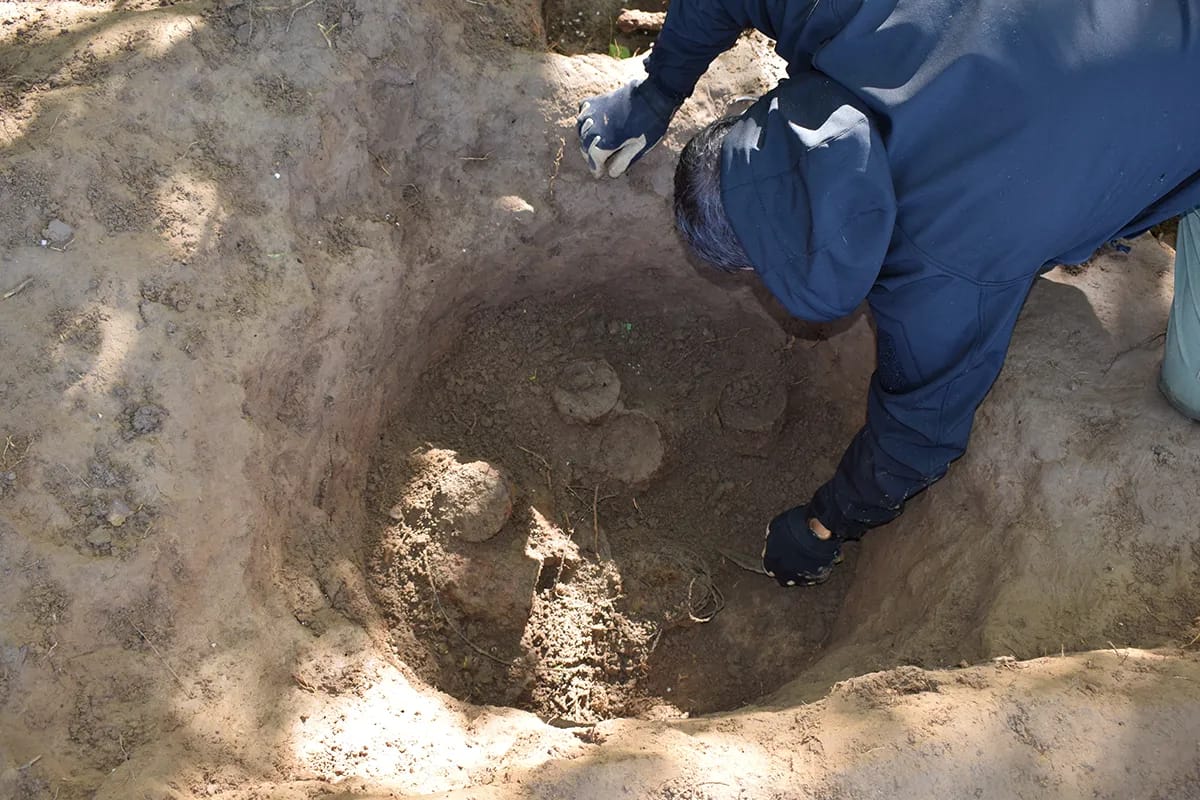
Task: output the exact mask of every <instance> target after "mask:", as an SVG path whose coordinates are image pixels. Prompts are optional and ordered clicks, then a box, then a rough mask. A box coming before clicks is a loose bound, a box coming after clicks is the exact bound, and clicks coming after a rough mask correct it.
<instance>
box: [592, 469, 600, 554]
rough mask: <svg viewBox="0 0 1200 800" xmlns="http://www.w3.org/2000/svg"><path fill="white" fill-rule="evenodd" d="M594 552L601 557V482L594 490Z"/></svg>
mask: <svg viewBox="0 0 1200 800" xmlns="http://www.w3.org/2000/svg"><path fill="white" fill-rule="evenodd" d="M592 552H593V553H595V554H596V558H597V559H599V558H600V484H598V483H597V484H596V490H595V491H594V492H592Z"/></svg>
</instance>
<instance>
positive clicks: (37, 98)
mask: <svg viewBox="0 0 1200 800" xmlns="http://www.w3.org/2000/svg"><path fill="white" fill-rule="evenodd" d="M654 6H657V4H656V3H649V2H648V3H646V4H644V7H645V8H647V9H649V10H655V8H654ZM597 10H599V11H600V12H601V14H600V16H599V17H596V15H595V11H597ZM585 11H590V12H592V18H593V22H592V23H591V24H589V25H587V26H583V25H582V22H583V20H582V19H579V18H577V15H579V14H580V13H582V12H585ZM613 11H614V9H612V8H610V7H609V6H608V5H605V4H600V3H596V4H584V5H580V4H578V3H574V4H567V3H560V4H557V5H556V4H553V3H549V2H547V3H546V4H545V5H544V7H543V6H541V5H539V4H537V3H533V2H525V1H524V0H495V2H491V1H489V2H486V3H485V2H479V3H476V2H473V1H471V2H465V3H451V4H446V3H403V4H397V3H394V2H386V1H385V0H313V2H305V0H296V2H279V3H270V2H259V1H258V0H222V1H220V2H209V1H208V0H198V1H197V2H175V3H172V2H162V1H161V0H154V1H153V2H151V1H150V0H145V1H143V2H124V1H123V2H112V3H105V2H60V3H4V4H0V151H2V153H3V157H2V158H0V298H3V299H0V343H2V347H3V351H4V357H3V359H0V609H3V613H2V614H0V797H5V798H7V797H10V796H11V797H18V798H38V800H42V799H43V798H45V799H46V800H50V799H53V800H77V799H78V798H101V799H105V798H121V800H125V798H141V797H152V798H173V799H176V798H200V797H210V798H224V800H249V799H250V798H261V797H272V798H320V797H326V798H332V797H343V798H345V797H364V798H365V797H430V796H441V797H448V798H449V797H456V798H464V797H472V798H518V797H520V798H560V797H578V798H605V800H607V799H608V798H612V797H624V796H629V797H653V798H685V797H687V798H746V797H754V798H789V799H790V798H813V797H825V798H834V797H873V796H881V795H887V796H933V797H972V796H974V797H984V798H987V797H997V798H1001V797H1002V798H1009V797H1013V796H1019V797H1064V796H1101V797H1104V796H1111V797H1129V796H1151V797H1152V796H1162V797H1172V798H1182V797H1189V796H1200V773H1198V767H1197V764H1198V763H1200V759H1198V758H1197V754H1196V750H1195V742H1196V741H1197V740H1198V739H1200V713H1198V712H1200V690H1198V689H1197V686H1200V662H1198V661H1197V659H1196V656H1195V654H1194V651H1195V649H1196V641H1197V640H1196V635H1197V633H1198V632H1200V629H1198V628H1197V627H1196V624H1195V619H1196V615H1197V613H1200V597H1198V595H1197V589H1196V587H1197V586H1198V585H1200V547H1198V546H1197V544H1196V542H1197V532H1196V525H1195V520H1196V519H1197V518H1200V500H1198V498H1197V497H1196V496H1195V493H1194V492H1191V491H1189V490H1188V487H1191V486H1194V485H1196V483H1197V481H1200V443H1198V441H1197V438H1196V433H1195V431H1196V429H1195V427H1194V426H1192V425H1190V424H1189V423H1187V422H1186V421H1184V420H1182V419H1180V418H1178V417H1177V416H1176V415H1174V414H1173V413H1172V412H1171V411H1170V410H1169V408H1168V407H1167V406H1166V404H1165V403H1164V402H1163V401H1162V400H1161V398H1159V397H1158V396H1157V394H1156V392H1155V390H1154V388H1153V387H1154V376H1155V369H1156V366H1157V360H1158V358H1159V350H1160V344H1159V339H1158V337H1159V336H1160V335H1161V333H1162V330H1163V325H1164V320H1165V314H1166V307H1167V302H1168V301H1169V298H1170V291H1171V287H1170V266H1171V254H1170V252H1169V251H1168V250H1167V249H1166V248H1165V247H1163V246H1160V245H1159V244H1158V243H1157V242H1156V241H1154V240H1153V239H1150V238H1144V239H1142V240H1139V241H1138V242H1135V243H1134V246H1133V250H1132V252H1130V253H1128V254H1123V253H1120V252H1111V253H1106V254H1105V255H1103V256H1102V257H1101V258H1100V259H1098V260H1097V261H1096V262H1095V263H1093V264H1092V265H1091V266H1090V267H1089V268H1087V269H1086V270H1083V271H1080V272H1077V274H1073V275H1055V276H1052V280H1046V281H1042V282H1041V283H1040V284H1039V286H1038V287H1037V288H1036V289H1035V290H1034V292H1033V295H1032V297H1031V300H1030V303H1029V306H1028V307H1027V309H1026V312H1025V315H1024V318H1023V320H1022V322H1021V325H1020V327H1019V328H1018V331H1017V336H1016V340H1015V343H1014V348H1013V352H1012V357H1011V358H1010V361H1009V364H1008V368H1007V369H1006V370H1005V373H1004V375H1003V376H1002V377H1001V379H1000V381H999V382H998V384H997V386H996V389H995V391H994V392H993V394H992V396H991V397H990V398H989V400H988V402H987V404H985V406H984V408H983V409H982V411H981V414H980V418H979V424H978V427H977V430H976V432H975V435H974V439H973V443H972V448H971V452H970V454H969V455H968V456H967V457H966V458H964V459H963V460H962V462H961V463H960V464H958V465H957V466H956V468H955V470H954V471H953V472H952V474H951V475H950V477H949V478H948V479H947V480H946V481H944V482H943V483H941V484H939V485H938V486H937V487H936V488H935V489H934V490H933V491H931V492H929V493H927V494H926V495H924V496H922V497H921V498H919V499H917V500H916V501H915V502H914V503H912V504H911V507H910V510H909V511H908V512H907V513H906V515H905V516H904V518H903V519H902V520H901V521H900V522H898V523H897V524H895V525H893V526H889V528H888V529H886V530H883V531H879V532H876V533H874V534H872V535H871V536H869V537H868V538H867V539H865V540H864V542H863V543H862V544H861V545H860V546H858V547H855V548H853V549H852V550H851V552H850V553H849V555H850V558H849V559H848V561H847V563H846V564H845V565H843V567H841V568H840V571H839V572H838V573H837V574H836V575H835V578H834V579H833V580H831V582H830V583H829V584H826V585H825V586H822V587H820V588H819V589H817V590H815V591H804V592H785V591H782V590H780V589H778V588H777V587H775V586H774V585H773V583H772V582H770V581H768V580H766V579H764V578H761V577H759V576H756V575H753V574H751V573H749V572H746V571H744V570H741V569H740V568H738V567H736V566H734V565H733V564H732V563H731V562H729V561H728V560H727V559H726V558H725V557H724V556H723V555H722V550H723V549H724V550H728V551H731V552H734V553H753V552H754V551H755V550H756V549H757V548H758V547H759V546H760V543H761V535H762V530H763V527H764V526H765V523H766V521H767V520H768V519H770V517H771V516H772V515H773V514H775V513H777V512H778V511H780V510H782V509H784V508H787V507H789V506H791V505H794V504H795V503H798V502H802V501H803V500H804V499H806V498H807V497H808V496H809V494H810V493H811V492H812V490H813V489H814V488H816V486H817V485H818V484H819V483H820V482H821V481H822V480H824V479H825V478H826V477H827V476H828V475H829V473H830V472H831V471H832V469H833V468H834V466H835V464H836V461H837V459H838V458H839V457H840V454H841V451H842V448H843V446H844V445H845V443H846V441H848V439H849V437H850V436H851V434H852V433H853V431H854V430H855V429H856V428H857V427H858V425H859V424H860V423H861V420H862V416H863V413H864V412H863V397H864V390H865V386H866V381H867V378H868V375H869V373H870V371H871V368H872V363H873V359H872V347H873V341H872V335H871V331H870V325H869V320H867V319H866V318H865V317H864V316H862V315H858V316H856V317H854V318H852V319H850V320H847V321H845V322H844V323H842V324H840V325H837V326H832V327H826V328H821V329H809V328H805V327H803V326H798V325H795V324H794V323H781V322H779V321H778V318H777V317H776V316H775V314H774V310H773V309H772V308H771V306H769V305H768V304H764V303H763V302H762V300H761V297H760V296H759V295H757V294H756V293H755V291H754V290H753V289H752V288H750V287H748V286H746V285H732V286H730V285H724V284H717V283H713V282H710V281H708V280H703V279H701V278H700V277H698V276H697V275H696V273H695V271H694V270H693V269H692V267H690V266H689V265H688V264H687V262H686V259H685V257H684V255H683V253H682V252H681V251H680V248H679V246H678V244H677V243H676V241H675V239H674V237H673V235H672V233H671V231H670V223H669V213H668V210H669V205H670V199H671V174H672V160H673V158H672V157H673V154H674V153H677V152H678V150H679V148H680V146H681V144H682V142H683V141H684V140H685V139H686V137H687V135H689V134H690V133H691V132H692V131H694V130H695V129H696V128H697V127H698V126H699V125H700V124H702V123H704V122H705V121H707V120H710V119H712V118H713V117H714V116H716V115H718V114H721V113H723V112H724V111H725V110H726V108H727V107H728V105H729V103H730V102H731V101H732V100H733V99H734V98H736V97H739V96H742V95H748V94H756V93H759V92H761V91H763V90H764V89H766V88H767V87H769V86H770V85H771V84H772V83H773V81H774V80H775V79H776V78H777V77H778V74H779V65H778V63H777V62H775V61H772V60H771V59H770V57H769V46H768V44H767V43H766V42H765V41H764V40H762V39H761V38H758V37H744V38H743V39H742V41H740V42H739V44H738V46H737V48H736V49H735V50H734V51H733V52H731V53H730V54H728V55H727V56H725V57H723V58H722V60H721V61H720V62H719V63H718V65H717V66H716V67H715V68H714V70H713V71H712V74H711V75H710V76H709V77H708V78H706V80H705V81H704V82H703V83H702V84H701V86H700V88H699V90H698V92H697V94H696V96H695V97H694V98H693V99H692V100H691V101H689V103H688V104H687V105H685V106H684V108H683V109H682V110H681V111H680V113H679V115H678V116H677V118H676V120H675V122H674V126H673V130H672V133H671V134H670V135H669V136H668V137H667V139H666V141H665V142H664V144H663V146H661V147H660V148H659V149H658V150H656V151H655V152H654V153H652V154H650V155H649V156H648V157H647V158H646V159H644V160H643V161H642V162H640V163H639V164H638V165H637V168H636V169H635V170H633V171H632V172H631V174H630V175H629V177H628V179H627V180H623V181H620V182H596V181H594V180H593V179H592V178H591V177H590V176H589V175H588V174H587V173H586V171H585V170H584V169H583V167H582V165H581V163H580V161H579V159H578V158H577V157H576V156H575V154H574V146H573V144H572V138H571V137H572V136H573V117H574V112H575V108H576V106H577V104H578V101H579V99H580V98H581V97H585V96H587V95H589V94H594V93H597V92H600V91H604V90H607V89H611V88H613V87H615V86H616V85H618V84H619V83H620V82H622V81H624V80H628V79H629V78H631V77H634V76H635V75H636V74H637V72H638V64H637V61H636V60H635V59H614V58H610V57H609V56H608V55H607V54H606V53H607V50H608V46H609V45H622V44H623V43H624V46H626V47H629V49H631V50H633V49H636V48H637V45H636V44H635V43H633V42H632V41H628V42H626V40H623V39H621V38H620V36H614V37H613V38H610V33H609V32H610V31H611V24H612V23H611V20H610V19H609V16H608V15H609V14H611V13H613ZM595 19H599V20H600V21H599V22H595V21H594V20H595ZM572 26H576V27H572ZM572 31H574V33H572ZM580 31H582V32H580ZM556 49H557V52H555V50H556ZM614 50H615V52H616V53H617V54H618V55H621V54H622V53H621V50H620V49H619V48H614ZM584 51H588V52H584ZM595 51H602V52H601V53H599V54H597V53H596V52H595ZM567 53H571V54H574V53H581V54H579V55H565V54H567ZM1139 647H1141V648H1153V649H1152V650H1140V649H1137V648H1139ZM1071 653H1077V654H1076V655H1072V654H1071ZM1043 656H1044V657H1043ZM1039 657H1041V658H1039ZM1025 659H1029V660H1025ZM963 662H966V663H967V664H970V665H974V666H967V667H959V666H957V665H959V664H961V663H963ZM746 703H753V704H755V705H751V706H745V705H744V704H746ZM530 710H532V711H534V712H536V713H529V711H530ZM716 711H720V712H722V713H717V714H707V712H716Z"/></svg>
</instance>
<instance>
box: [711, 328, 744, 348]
mask: <svg viewBox="0 0 1200 800" xmlns="http://www.w3.org/2000/svg"><path fill="white" fill-rule="evenodd" d="M749 332H750V329H749V328H742V329H741V330H739V331H738V332H737V333H735V334H733V335H732V336H718V337H716V338H713V339H705V340H704V343H705V344H720V343H721V342H728V341H731V340H733V339H737V338H739V337H741V336H745V335H746V334H747V333H749Z"/></svg>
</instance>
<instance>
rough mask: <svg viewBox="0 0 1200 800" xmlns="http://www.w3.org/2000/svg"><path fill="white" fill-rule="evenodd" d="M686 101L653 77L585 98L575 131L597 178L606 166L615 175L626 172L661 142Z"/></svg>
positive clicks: (589, 166)
mask: <svg viewBox="0 0 1200 800" xmlns="http://www.w3.org/2000/svg"><path fill="white" fill-rule="evenodd" d="M682 102H683V101H682V100H675V99H674V98H672V97H670V96H669V95H667V94H666V93H665V92H663V91H662V90H660V89H658V88H657V87H656V86H655V84H654V82H653V81H651V80H646V81H633V82H631V83H627V84H625V85H624V86H622V87H621V88H620V89H617V90H616V91H615V92H611V93H609V94H602V95H599V96H597V97H589V98H588V99H587V100H584V101H583V103H581V104H580V106H579V116H578V117H576V118H575V130H576V131H577V132H578V133H579V150H580V152H582V153H583V157H584V158H586V159H587V162H588V169H590V170H591V171H592V174H593V175H595V176H596V177H597V178H599V177H602V176H603V174H604V171H605V167H607V168H608V174H609V176H611V177H613V178H619V177H620V176H621V175H624V174H625V170H627V169H629V165H630V164H632V163H633V162H635V161H637V160H638V159H639V158H641V157H642V156H644V155H645V154H646V153H647V152H649V150H650V148H652V147H654V145H656V144H658V140H659V139H661V138H662V137H663V134H664V133H666V132H667V126H668V125H669V124H670V123H671V117H672V116H674V115H675V110H676V109H678V108H679V106H680V105H681V104H682Z"/></svg>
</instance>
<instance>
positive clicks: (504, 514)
mask: <svg viewBox="0 0 1200 800" xmlns="http://www.w3.org/2000/svg"><path fill="white" fill-rule="evenodd" d="M440 489H441V495H442V519H443V520H444V522H445V524H446V525H447V526H448V527H449V528H450V529H451V530H453V531H454V532H455V533H457V534H458V535H459V536H461V537H462V538H464V539H466V540H467V541H469V542H483V541H486V540H488V539H491V538H492V537H493V536H495V535H496V534H497V533H499V532H500V530H501V529H502V528H503V527H504V524H505V523H506V522H508V518H509V516H510V515H511V514H512V494H511V493H510V492H509V489H508V483H507V482H506V481H505V480H504V476H502V475H501V474H500V471H499V470H497V469H496V468H495V467H493V466H492V465H491V464H488V463H487V462H485V461H473V462H471V463H470V464H455V465H454V466H453V467H451V468H450V469H449V470H448V471H447V472H446V474H445V475H443V476H442V479H441V482H440Z"/></svg>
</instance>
